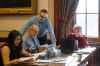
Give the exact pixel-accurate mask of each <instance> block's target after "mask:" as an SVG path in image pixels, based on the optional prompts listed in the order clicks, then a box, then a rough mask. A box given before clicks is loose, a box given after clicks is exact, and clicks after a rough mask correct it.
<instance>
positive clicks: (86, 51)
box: [75, 47, 96, 54]
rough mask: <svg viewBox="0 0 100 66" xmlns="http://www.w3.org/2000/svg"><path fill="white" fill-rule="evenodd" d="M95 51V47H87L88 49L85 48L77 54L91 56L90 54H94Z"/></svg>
mask: <svg viewBox="0 0 100 66" xmlns="http://www.w3.org/2000/svg"><path fill="white" fill-rule="evenodd" d="M95 49H96V48H95V47H87V48H84V49H80V50H77V51H75V52H76V53H83V54H89V53H92V52H93V51H94V50H95Z"/></svg>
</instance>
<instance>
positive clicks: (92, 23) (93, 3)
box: [76, 0, 99, 37]
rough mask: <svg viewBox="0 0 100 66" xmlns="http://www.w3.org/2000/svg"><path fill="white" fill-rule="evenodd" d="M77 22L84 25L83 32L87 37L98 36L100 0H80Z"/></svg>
mask: <svg viewBox="0 0 100 66" xmlns="http://www.w3.org/2000/svg"><path fill="white" fill-rule="evenodd" d="M76 24H77V25H79V26H81V27H82V33H83V34H84V35H86V36H87V37H98V34H99V33H98V32H99V28H98V27H99V26H98V24H99V0H79V4H78V7H77V10H76Z"/></svg>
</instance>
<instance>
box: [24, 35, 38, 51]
mask: <svg viewBox="0 0 100 66" xmlns="http://www.w3.org/2000/svg"><path fill="white" fill-rule="evenodd" d="M39 47H40V43H39V41H38V39H37V37H34V38H32V37H28V36H26V37H24V41H23V48H25V49H29V50H30V51H31V52H33V53H34V52H36V49H37V48H39Z"/></svg>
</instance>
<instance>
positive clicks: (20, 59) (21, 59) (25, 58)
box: [18, 57, 33, 62]
mask: <svg viewBox="0 0 100 66" xmlns="http://www.w3.org/2000/svg"><path fill="white" fill-rule="evenodd" d="M32 58H33V57H23V58H19V60H18V61H19V62H24V61H27V60H30V59H32Z"/></svg>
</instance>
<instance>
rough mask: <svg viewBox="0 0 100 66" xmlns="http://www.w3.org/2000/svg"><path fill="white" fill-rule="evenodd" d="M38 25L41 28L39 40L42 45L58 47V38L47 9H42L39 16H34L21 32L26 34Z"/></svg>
mask: <svg viewBox="0 0 100 66" xmlns="http://www.w3.org/2000/svg"><path fill="white" fill-rule="evenodd" d="M32 24H36V25H38V26H39V33H38V36H37V37H38V40H39V42H40V44H41V45H43V44H53V45H56V38H55V35H54V32H53V29H52V26H51V24H50V22H49V19H48V12H47V10H46V9H42V10H41V11H40V14H39V15H38V16H33V17H32V18H31V19H30V20H29V21H28V22H27V23H26V24H25V25H24V26H22V28H21V30H20V32H21V33H22V34H24V33H25V32H26V30H27V29H28V28H29V27H30V26H32Z"/></svg>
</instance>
